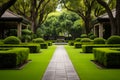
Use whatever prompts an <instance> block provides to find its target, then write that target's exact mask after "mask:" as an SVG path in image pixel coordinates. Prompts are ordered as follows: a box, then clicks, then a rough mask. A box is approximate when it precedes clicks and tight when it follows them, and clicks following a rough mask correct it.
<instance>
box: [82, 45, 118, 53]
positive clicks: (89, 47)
mask: <svg viewBox="0 0 120 80" xmlns="http://www.w3.org/2000/svg"><path fill="white" fill-rule="evenodd" d="M102 47H111V48H112V47H113V48H114V47H120V44H113V45H107V44H94V45H82V51H83V53H92V52H93V48H102Z"/></svg>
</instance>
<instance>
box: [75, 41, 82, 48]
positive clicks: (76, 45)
mask: <svg viewBox="0 0 120 80" xmlns="http://www.w3.org/2000/svg"><path fill="white" fill-rule="evenodd" d="M81 46H82V44H81V43H80V42H75V43H74V47H75V48H81Z"/></svg>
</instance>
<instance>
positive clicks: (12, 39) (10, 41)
mask: <svg viewBox="0 0 120 80" xmlns="http://www.w3.org/2000/svg"><path fill="white" fill-rule="evenodd" d="M20 43H21V41H20V39H19V38H18V37H15V36H9V37H7V38H5V39H4V44H20Z"/></svg>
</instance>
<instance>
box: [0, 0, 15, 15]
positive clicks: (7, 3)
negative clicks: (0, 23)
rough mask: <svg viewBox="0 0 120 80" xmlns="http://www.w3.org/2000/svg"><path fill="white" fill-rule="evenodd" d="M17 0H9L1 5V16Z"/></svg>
mask: <svg viewBox="0 0 120 80" xmlns="http://www.w3.org/2000/svg"><path fill="white" fill-rule="evenodd" d="M16 1H17V0H9V1H8V2H6V3H4V4H3V5H2V6H1V7H0V17H1V16H2V14H3V13H4V12H5V11H6V10H7V9H8V8H9V7H11V6H12V5H13V4H14V3H15V2H16Z"/></svg>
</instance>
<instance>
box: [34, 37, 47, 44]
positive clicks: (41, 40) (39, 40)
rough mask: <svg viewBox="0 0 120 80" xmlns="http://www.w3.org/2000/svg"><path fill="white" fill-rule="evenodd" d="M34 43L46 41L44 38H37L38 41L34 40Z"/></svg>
mask: <svg viewBox="0 0 120 80" xmlns="http://www.w3.org/2000/svg"><path fill="white" fill-rule="evenodd" d="M33 42H34V43H44V42H45V41H44V39H43V38H36V39H33Z"/></svg>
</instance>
